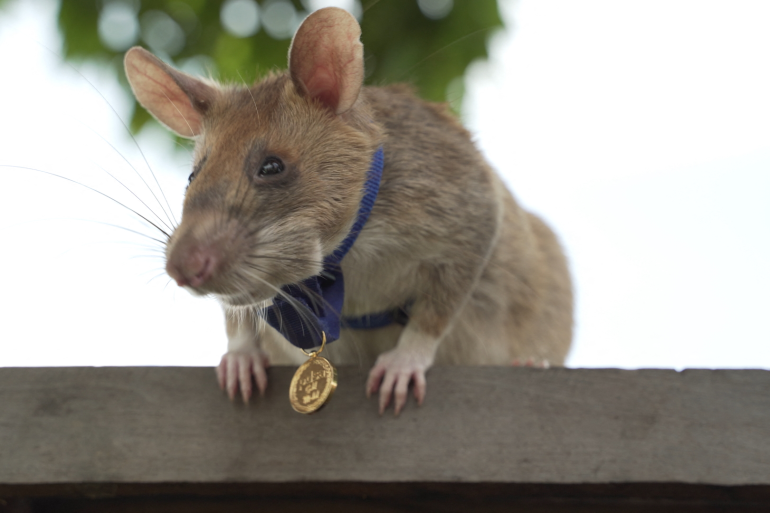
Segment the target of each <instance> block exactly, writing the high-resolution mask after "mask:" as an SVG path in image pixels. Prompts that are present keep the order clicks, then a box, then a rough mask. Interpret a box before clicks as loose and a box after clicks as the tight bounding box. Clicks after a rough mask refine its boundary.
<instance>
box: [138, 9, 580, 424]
mask: <svg viewBox="0 0 770 513" xmlns="http://www.w3.org/2000/svg"><path fill="white" fill-rule="evenodd" d="M327 12H328V11H327ZM334 16H339V15H338V14H334ZM335 22H336V20H335ZM342 22H343V24H344V23H348V22H347V21H346V20H345V19H343V20H342ZM352 23H355V22H354V21H353V22H350V23H349V24H348V25H346V28H345V30H346V34H347V35H350V34H351V33H352V32H351V30H353V28H355V27H353V26H352ZM356 26H357V25H356ZM300 30H301V31H302V29H300ZM305 32H306V33H305V39H312V37H308V34H311V35H312V32H310V31H309V30H308V31H305ZM346 37H347V36H346ZM356 37H357V36H356ZM348 39H349V38H348ZM356 40H357V39H356ZM133 51H134V50H132V52H133ZM341 51H349V53H351V54H352V53H355V52H353V51H352V50H346V49H344V48H343V50H341ZM358 53H360V52H358ZM145 54H146V52H144V53H142V54H141V56H140V57H138V58H130V57H128V56H127V69H129V66H130V62H129V61H131V63H134V64H131V65H134V66H135V67H137V69H138V68H141V67H142V66H147V67H148V68H152V70H154V71H153V73H154V74H153V76H156V75H158V76H162V73H161V74H158V73H157V72H156V71H155V70H156V67H162V70H163V73H166V74H168V75H169V77H171V78H172V79H173V82H171V81H167V82H168V83H166V84H165V87H166V90H167V91H169V93H168V94H167V93H164V95H165V97H166V98H169V100H168V101H172V100H171V98H172V97H173V98H176V97H178V96H180V95H179V92H178V90H177V88H176V87H177V86H178V87H180V88H182V89H183V90H184V92H185V93H186V94H187V95H188V96H189V97H190V105H182V106H178V107H177V111H179V112H181V113H182V114H183V116H184V121H185V123H184V125H185V126H187V125H188V124H189V126H193V127H195V126H199V127H200V133H196V134H195V135H196V147H195V162H196V166H198V167H199V168H200V169H199V171H197V175H196V177H195V178H194V180H193V181H192V183H191V186H190V188H189V190H188V192H187V196H186V199H185V204H184V213H183V218H182V222H181V224H180V226H179V227H178V228H177V230H176V231H175V232H174V234H173V236H172V237H171V239H170V241H169V244H168V250H167V256H168V261H169V266H170V267H169V268H170V269H172V270H174V269H178V272H180V273H182V274H184V271H185V267H186V266H187V267H189V268H191V269H196V268H197V267H196V266H198V265H199V260H200V258H201V257H199V256H196V255H198V254H199V253H201V252H204V253H206V254H207V255H215V257H216V261H217V262H218V264H217V267H216V270H215V272H214V274H213V275H212V276H211V277H210V279H207V281H206V282H205V283H203V284H201V285H200V286H194V287H191V288H192V289H193V290H194V291H196V292H198V293H203V294H206V293H209V294H214V295H216V296H218V297H219V298H220V299H221V300H222V302H223V304H224V305H225V309H226V311H227V312H228V336H229V338H230V347H229V349H230V351H231V352H239V351H251V350H252V349H249V348H254V350H258V351H264V352H266V353H267V354H268V355H269V357H270V359H271V360H272V361H273V362H274V363H292V362H293V363H298V362H301V361H302V360H303V359H304V358H305V357H304V356H303V355H302V353H301V352H300V351H299V350H297V349H296V348H294V347H292V346H290V345H289V344H288V342H286V341H285V340H284V339H283V338H282V337H281V336H280V335H279V334H278V333H277V332H276V331H274V330H273V329H272V328H269V327H267V326H266V325H265V324H264V322H263V321H262V320H261V319H259V316H258V315H256V314H255V312H257V311H259V309H261V308H262V307H263V306H264V305H265V304H266V303H268V302H269V301H270V299H271V298H272V297H273V296H274V295H275V293H276V290H277V288H279V287H280V286H282V285H284V284H288V283H296V282H299V281H301V280H303V279H305V278H308V277H310V276H313V275H315V274H317V273H318V272H320V270H321V260H322V258H323V256H324V255H328V254H330V253H331V252H332V251H333V250H334V249H335V248H336V247H337V246H338V245H339V244H340V243H341V241H342V240H343V239H344V237H345V236H346V235H347V233H348V231H349V230H350V227H351V226H352V224H353V222H354V220H355V217H356V212H357V209H358V205H359V202H360V200H361V197H362V187H363V184H364V181H365V177H366V173H367V170H368V168H369V164H370V160H371V157H372V155H373V154H374V152H375V151H376V149H377V148H378V147H379V146H383V147H384V153H385V167H384V171H383V175H382V182H381V185H380V192H379V196H378V197H377V201H376V203H375V205H374V208H373V210H372V213H371V216H370V218H369V221H368V222H367V224H366V225H365V227H364V229H363V230H362V232H361V234H360V235H359V237H358V239H357V241H356V243H355V245H354V246H353V248H352V249H351V250H350V252H349V253H348V255H347V256H346V257H345V259H344V260H343V262H342V268H343V272H344V275H345V285H346V295H345V304H344V307H343V314H344V315H354V316H355V315H363V314H370V313H375V312H381V311H384V310H388V309H392V308H395V307H399V306H402V305H404V304H406V303H407V302H414V305H413V308H412V313H411V317H410V320H409V323H408V325H407V326H406V327H405V328H402V327H401V326H390V327H388V328H383V329H380V330H371V331H351V330H343V335H342V337H341V339H340V340H339V341H338V342H335V343H333V344H331V345H330V346H329V348H328V350H327V351H328V355H329V357H330V358H331V359H332V360H333V361H334V362H335V363H338V364H358V365H372V364H373V363H374V362H375V361H377V362H378V364H377V365H385V366H387V365H391V364H388V363H387V362H385V363H382V362H383V360H382V357H383V355H384V354H385V353H384V352H386V351H389V350H393V348H394V347H397V349H396V350H395V351H396V352H400V354H402V355H407V356H408V357H407V358H406V360H404V359H403V358H402V359H401V360H399V361H401V363H393V364H392V366H394V367H395V368H397V369H402V370H398V372H402V373H403V372H407V371H403V368H406V367H409V366H410V365H412V364H414V365H412V366H413V367H415V368H417V369H418V371H419V372H420V373H421V372H423V371H424V370H425V369H426V368H427V367H429V366H430V365H431V364H432V363H433V362H435V363H437V364H474V365H507V364H510V363H511V362H512V361H514V360H521V361H524V360H528V359H531V360H533V361H534V362H536V363H537V362H541V363H542V362H549V363H551V364H557V365H560V364H563V362H564V359H565V357H566V355H567V352H568V350H569V347H570V341H571V338H572V292H571V285H570V278H569V273H568V270H567V264H566V261H565V258H564V255H563V253H562V251H561V248H560V247H559V244H558V242H557V240H556V238H555V236H554V235H553V233H552V232H551V231H550V229H549V228H548V227H547V226H546V225H545V224H544V223H543V222H542V221H541V220H540V219H538V218H537V217H535V216H534V215H532V214H529V213H527V212H525V211H524V210H522V209H521V208H520V207H519V206H518V204H517V203H516V201H515V200H514V198H513V197H512V196H511V194H510V193H509V192H508V190H507V189H506V187H505V186H504V184H503V183H502V181H501V180H500V178H499V177H498V176H497V175H496V174H495V173H494V172H493V171H492V170H491V169H490V167H489V165H488V164H487V162H486V161H485V160H484V158H483V156H482V155H481V154H480V153H479V152H478V150H477V149H476V147H475V146H474V144H473V142H472V141H471V137H470V135H469V134H468V132H467V131H466V130H465V129H464V128H463V127H462V126H461V125H460V124H459V123H458V121H457V120H456V119H455V118H454V117H453V116H451V115H450V114H449V113H448V112H447V111H446V108H445V107H444V106H442V105H436V104H430V103H427V102H425V101H423V100H420V99H418V98H417V97H416V96H415V95H414V94H413V93H412V91H411V90H410V89H409V88H407V87H405V86H391V87H367V88H363V89H361V91H360V93H359V92H358V91H357V90H355V91H353V93H355V96H351V95H352V94H353V93H351V91H350V90H347V89H346V90H345V91H343V92H342V93H341V94H339V95H337V96H339V97H343V98H350V97H353V98H355V97H357V100H356V101H355V103H354V104H352V107H350V108H346V109H344V112H343V113H338V112H337V111H336V110H335V109H337V110H339V108H338V107H337V104H336V103H334V104H332V105H328V104H325V103H324V102H325V101H326V102H329V101H332V102H335V101H336V98H337V96H335V95H336V93H335V94H326V93H324V94H319V95H318V96H315V97H314V96H312V95H311V94H309V93H308V92H307V91H305V90H303V88H302V87H299V86H298V85H297V84H300V85H301V84H302V83H303V82H302V80H303V78H302V76H297V75H292V76H290V75H289V74H288V73H281V74H275V75H272V76H270V77H267V78H266V79H264V80H262V81H261V82H259V83H257V84H256V85H254V86H253V87H251V88H246V87H233V86H226V87H225V86H217V85H212V84H208V85H206V84H205V83H204V82H200V81H199V82H195V90H194V91H192V92H191V88H190V86H189V80H191V77H186V76H183V75H181V74H180V73H179V72H176V71H174V70H172V69H171V68H168V67H163V66H165V65H163V64H162V63H160V64H158V63H156V62H154V61H152V59H153V58H152V56H149V57H148V55H149V54H146V55H145ZM137 55H138V54H137ZM295 55H300V56H301V55H302V49H301V48H300V49H295V48H293V49H292V58H294V56H295ZM158 62H159V61H158ZM346 63H347V61H345V62H344V63H343V64H346ZM338 64H339V63H338ZM306 67H307V68H308V69H311V68H312V66H306ZM341 69H342V72H344V70H345V69H346V68H344V66H343V67H342V68H341ZM311 71H312V69H311ZM354 71H355V72H356V73H357V72H358V71H356V70H354ZM129 78H131V73H129ZM140 78H142V77H140ZM324 78H325V79H326V78H328V77H326V76H324ZM192 80H194V79H192ZM341 80H342V81H343V82H344V79H341ZM133 83H134V82H133V81H132V84H133ZM174 84H176V86H175V85H174ZM345 87H348V86H347V85H346V86H345ZM356 87H358V86H356ZM135 90H137V97H138V98H140V100H141V99H142V96H141V95H142V94H144V97H145V98H147V97H149V96H148V93H143V90H142V89H141V88H137V87H135ZM182 96H183V95H182ZM153 98H154V99H153ZM326 98H332V100H328V99H326ZM153 101H155V102H162V101H163V98H160V96H159V95H157V94H155V95H154V96H152V98H151V99H150V100H147V101H146V102H145V103H146V104H151V103H152V102H153ZM153 105H154V104H153ZM175 105H176V104H175ZM148 108H149V109H150V110H151V111H153V106H152V105H150V106H149V107H148ZM165 108H166V109H167V107H165ZM158 109H159V108H158V107H156V108H155V110H158ZM167 110H168V109H167ZM188 118H193V119H192V121H193V122H192V123H188V122H187V120H188ZM161 120H162V121H163V119H161ZM196 120H197V123H196V122H195V121H196ZM172 121H173V120H172ZM172 121H169V122H168V124H169V126H172ZM174 122H175V123H176V124H177V125H181V123H180V122H179V121H178V120H176V121H174ZM185 130H186V129H185ZM178 131H181V129H178ZM267 155H277V156H279V157H280V158H281V159H283V161H284V162H285V163H286V166H287V169H286V171H285V172H284V173H282V174H281V175H279V176H277V177H275V179H272V180H260V179H256V178H255V175H254V170H255V169H256V168H257V166H258V165H259V163H260V162H262V160H263V159H264V158H265V156H267ZM196 258H198V260H196ZM196 262H197V263H196ZM170 272H171V271H170ZM391 352H392V351H391ZM389 354H390V353H389ZM393 354H396V353H393ZM378 356H379V359H378ZM407 360H408V361H409V362H412V363H408V364H406V363H404V362H405V361H407ZM223 362H224V360H223ZM414 362H416V363H414ZM249 365H251V364H249ZM409 368H411V367H409ZM420 369H422V370H420ZM255 372H256V370H255ZM373 372H374V371H373ZM408 372H411V371H408ZM230 374H232V371H230ZM255 375H256V374H255ZM415 376H416V374H415ZM220 379H222V378H220ZM257 379H258V381H259V376H257ZM414 379H418V378H417V377H415V378H414ZM407 382H408V381H407ZM241 386H242V387H243V386H246V383H245V382H244V381H241ZM260 388H261V385H260ZM373 388H374V389H376V386H375V387H373ZM388 393H389V392H388ZM244 397H246V394H245V392H244ZM388 397H389V396H388ZM388 400H389V399H388ZM382 404H383V403H382V399H381V408H382ZM386 404H387V402H386ZM398 408H399V406H398V405H397V407H396V410H397V411H398Z"/></svg>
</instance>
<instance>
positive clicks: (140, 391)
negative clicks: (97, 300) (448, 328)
mask: <svg viewBox="0 0 770 513" xmlns="http://www.w3.org/2000/svg"><path fill="white" fill-rule="evenodd" d="M292 373H293V370H292V369H289V368H285V367H278V368H272V369H271V370H270V373H269V379H270V389H269V392H268V393H267V394H266V396H265V397H264V398H259V399H257V400H256V401H254V402H253V404H251V405H249V406H245V405H243V404H241V403H239V402H235V403H231V402H230V401H228V400H227V398H226V397H225V396H224V395H223V394H222V393H221V392H220V391H219V389H218V388H217V386H216V382H215V378H214V372H213V370H212V369H210V368H181V367H166V368H160V367H142V368H128V367H127V368H0V406H1V407H0V497H21V496H33V495H67V494H71V495H86V496H97V497H98V496H100V494H101V495H105V496H116V495H121V494H125V495H131V494H134V495H136V494H139V495H142V494H148V493H149V494H150V495H153V494H163V493H166V494H168V493H172V494H173V493H183V494H189V493H193V494H194V493H197V492H200V493H204V492H203V491H204V490H208V491H207V492H205V493H206V494H208V495H216V494H217V493H219V492H222V493H230V494H231V495H232V494H235V495H239V494H247V495H248V494H249V493H251V492H249V491H248V490H249V489H251V490H257V489H258V490H261V491H259V493H260V494H264V491H265V490H267V489H268V488H269V486H272V485H276V486H292V484H293V485H296V486H300V485H302V484H314V486H315V485H317V486H321V485H323V484H324V483H328V484H330V485H333V486H332V487H331V488H328V489H329V490H333V489H337V490H340V489H344V488H345V487H344V486H343V488H340V483H342V484H345V486H347V489H348V490H350V489H351V488H350V487H351V486H363V487H364V488H363V489H364V490H366V491H365V492H363V493H364V494H367V493H368V494H371V493H376V490H377V489H378V488H377V486H376V485H378V484H382V485H383V488H382V489H387V487H388V486H389V487H391V488H390V489H391V491H393V490H395V488H392V487H393V486H398V484H399V483H402V484H403V486H404V487H407V488H404V489H409V488H408V487H409V486H413V485H414V483H419V484H420V486H423V487H426V486H427V487H430V486H431V483H433V484H434V485H435V486H450V487H451V485H453V484H454V485H456V486H457V490H460V489H463V490H466V492H467V490H469V489H468V488H467V486H473V485H478V486H498V488H496V489H497V490H498V492H499V490H501V488H499V487H500V486H509V485H510V486H515V487H518V488H516V490H518V491H517V492H516V493H518V494H521V493H524V492H523V491H522V490H526V489H527V488H526V487H527V486H528V485H532V486H534V487H537V486H540V487H542V486H551V487H552V489H553V490H556V489H557V488H553V487H562V488H561V489H564V490H567V489H570V488H569V487H572V490H573V492H571V493H574V491H575V490H578V489H585V486H599V487H601V486H604V485H606V486H612V487H615V489H617V486H618V484H619V483H620V484H625V485H633V484H639V485H640V486H642V485H644V486H650V485H649V484H650V483H664V484H668V485H669V486H678V485H682V486H685V487H689V488H688V489H690V490H701V491H700V492H698V493H696V494H695V495H696V496H700V495H699V494H701V495H702V493H705V492H703V491H704V490H709V489H714V487H716V488H719V489H726V488H725V487H734V489H735V490H737V489H739V488H740V489H743V490H746V489H749V490H754V492H752V493H755V496H753V499H752V500H758V499H757V497H760V498H761V500H762V501H764V500H765V499H767V498H768V494H767V493H765V492H767V491H768V490H770V393H768V392H770V372H767V371H760V370H687V371H684V372H676V371H670V370H637V371H627V370H617V369H593V370H586V369H548V370H539V369H527V368H498V367H474V368H471V367H443V368H442V367H439V368H434V369H432V370H431V371H430V373H429V376H428V397H427V400H426V403H425V405H424V406H422V407H417V406H416V405H415V404H414V403H413V402H410V403H409V404H408V405H407V408H406V410H405V411H404V412H403V413H402V414H401V416H400V417H398V418H395V417H393V415H392V413H390V414H386V415H384V416H382V417H380V416H379V415H378V413H377V404H376V401H375V400H374V399H372V400H367V399H366V397H365V396H364V382H365V378H366V373H365V372H364V371H363V370H360V369H356V368H341V369H339V383H340V384H339V387H338V389H337V391H336V392H335V394H334V396H333V398H332V400H331V402H330V403H329V404H328V405H327V406H326V407H325V408H324V409H323V410H321V411H320V412H318V413H316V414H314V415H310V416H305V415H300V414H298V413H296V412H294V411H293V410H292V408H291V406H290V405H289V401H288V385H289V381H290V380H291V376H292ZM174 486H176V487H177V488H174ZM196 486H198V488H196ZM227 486H231V487H235V488H230V489H229V490H230V492H227V490H228V488H227ZM463 486H465V487H466V488H462V487H463ZM143 487H144V488H143ZM180 487H181V488H180ZM212 487H213V488H212ZM239 487H240V488H239ZM249 487H251V488H249ZM254 487H257V488H254ZM260 487H261V488H260ZM266 487H267V488H266ZM335 487H336V488H335ZM522 487H524V488H522ZM576 487H577V488H576ZM580 487H583V488H580ZM720 487H721V488H720ZM741 487H742V488H741ZM747 487H748V488H747ZM450 489H451V488H450ZM531 489H535V488H531ZM600 489H601V488H595V489H594V491H595V492H596V493H598V491H597V490H600ZM608 489H609V488H608ZM89 490H90V492H89ZM120 490H123V491H122V492H121V491H120ZM131 490H133V492H132V491H131ZM137 490H139V491H137ZM142 490H144V491H142ZM148 490H149V491H148ZM173 490H176V492H174V491H173ZM217 490H219V492H217ZM471 490H472V488H471ZM509 490H513V488H509ZM444 492H446V490H444ZM466 492H463V493H466ZM292 493H294V492H292ZM393 493H395V492H393ZM410 493H411V492H410ZM490 493H491V492H490ZM496 493H497V492H496ZM499 493H502V492H499ZM499 493H498V495H499ZM506 493H508V492H506ZM581 493H582V492H581ZM736 493H737V492H736ZM736 493H733V494H732V495H730V494H729V493H728V494H727V495H725V497H728V498H729V497H731V496H732V497H735V496H737V495H736ZM89 494H90V495H89ZM757 494H758V495H757ZM492 495H494V494H492ZM685 495H686V494H685ZM490 496H491V495H490ZM690 498H692V495H691V496H690ZM0 506H2V503H0Z"/></svg>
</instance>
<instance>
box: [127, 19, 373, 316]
mask: <svg viewBox="0 0 770 513" xmlns="http://www.w3.org/2000/svg"><path fill="white" fill-rule="evenodd" d="M360 33H361V31H360V28H359V26H358V23H357V22H356V20H355V19H354V18H353V17H352V16H351V15H350V14H348V13H347V12H345V11H343V10H341V9H334V8H329V9H322V10H320V11H316V12H315V13H313V14H312V15H310V16H309V17H308V18H307V19H306V20H305V21H304V22H303V23H302V25H301V26H300V28H299V29H298V31H297V34H296V35H295V36H294V39H293V41H292V46H291V50H290V51H289V71H288V73H282V74H278V75H273V76H270V77H268V78H266V79H264V80H262V81H261V82H259V83H257V84H255V85H254V86H252V87H250V88H249V87H235V86H222V85H218V84H216V83H214V82H212V81H209V80H203V79H198V78H194V77H191V76H189V75H186V74H184V73H182V72H180V71H177V70H175V69H173V68H171V67H170V66H168V65H166V64H164V63H163V62H162V61H160V60H159V59H158V58H157V57H155V56H153V55H152V54H150V53H149V52H147V51H145V50H143V49H141V48H132V49H131V50H129V52H128V53H127V54H126V58H125V64H126V74H127V76H128V79H129V82H130V83H131V87H132V89H133V91H134V94H135V95H136V98H137V100H138V101H139V103H141V104H142V105H143V106H144V107H145V108H146V109H147V110H148V111H150V112H151V113H152V114H153V116H155V117H156V118H157V119H158V120H159V121H160V122H161V123H163V124H164V125H166V126H167V127H169V128H170V129H171V130H173V131H174V132H176V133H177V134H179V135H181V136H183V137H189V138H192V139H194V140H195V151H194V168H193V173H192V174H191V175H190V185H189V187H188V189H187V193H186V197H185V202H184V210H183V214H182V220H181V222H180V224H179V226H178V227H177V228H176V230H175V231H174V232H173V234H172V235H171V237H170V238H169V241H168V245H167V249H166V270H167V271H168V273H169V275H171V277H172V278H174V279H175V280H176V281H177V283H178V284H179V285H181V286H186V287H188V288H189V289H191V290H193V291H194V292H197V293H201V294H207V293H211V294H215V295H217V296H218V297H220V298H221V299H222V300H223V301H224V302H225V303H227V304H229V305H233V306H237V305H253V304H257V303H260V302H262V301H264V300H267V299H269V298H271V297H273V296H274V295H275V293H276V291H277V289H278V288H279V287H280V286H281V285H284V284H288V283H296V282H298V281H301V280H303V279H305V278H308V277H310V276H313V275H315V274H317V273H318V272H320V271H321V268H322V261H323V256H324V255H327V254H329V253H331V252H332V251H333V250H334V249H335V248H336V247H337V245H339V243H340V242H341V241H342V240H343V239H344V238H345V236H346V235H347V232H348V230H349V229H350V227H351V225H352V224H353V222H354V220H355V216H356V212H357V210H358V203H359V201H360V199H361V195H362V192H361V191H362V187H363V183H364V180H365V177H366V171H367V169H368V168H369V163H370V161H371V158H372V155H373V153H374V152H375V151H376V148H377V146H378V143H379V141H378V139H379V132H378V129H377V127H376V125H375V124H374V123H372V122H371V120H370V116H369V115H368V112H367V108H366V106H365V105H364V104H363V102H362V101H358V96H359V92H360V89H361V83H362V79H363V47H362V45H361V43H360V42H359V36H360Z"/></svg>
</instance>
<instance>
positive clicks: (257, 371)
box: [251, 355, 270, 396]
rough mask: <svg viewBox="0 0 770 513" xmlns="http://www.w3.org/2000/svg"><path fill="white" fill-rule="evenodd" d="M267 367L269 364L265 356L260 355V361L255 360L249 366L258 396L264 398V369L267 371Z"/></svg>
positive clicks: (265, 373) (265, 377) (265, 378)
mask: <svg viewBox="0 0 770 513" xmlns="http://www.w3.org/2000/svg"><path fill="white" fill-rule="evenodd" d="M269 366H270V362H269V361H268V359H267V356H265V355H262V359H261V361H257V360H255V361H254V362H252V364H251V367H252V371H253V372H254V379H255V380H256V382H257V388H258V389H259V395H260V396H264V395H265V390H267V372H265V369H267V368H268V367H269Z"/></svg>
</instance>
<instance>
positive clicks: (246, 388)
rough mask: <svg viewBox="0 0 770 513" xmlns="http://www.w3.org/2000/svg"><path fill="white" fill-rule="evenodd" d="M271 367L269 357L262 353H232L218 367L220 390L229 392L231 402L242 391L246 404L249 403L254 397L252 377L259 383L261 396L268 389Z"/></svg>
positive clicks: (226, 355) (258, 387)
mask: <svg viewBox="0 0 770 513" xmlns="http://www.w3.org/2000/svg"><path fill="white" fill-rule="evenodd" d="M269 365H270V363H269V362H268V359H267V356H266V355H265V354H264V353H263V352H262V351H248V352H245V351H243V352H242V351H230V352H229V353H227V354H225V355H224V356H223V357H222V361H221V362H220V363H219V366H218V367H217V381H218V382H219V388H221V389H222V390H225V391H226V392H227V396H228V397H229V398H230V400H231V401H232V400H235V396H236V395H238V390H239V389H240V392H241V397H242V398H243V402H244V403H248V402H249V400H250V399H251V396H252V395H253V390H254V387H253V385H252V381H251V380H252V376H253V377H254V380H255V381H256V382H257V389H258V390H259V393H260V395H264V393H265V389H266V388H267V373H266V372H265V369H266V368H267V367H268V366H269Z"/></svg>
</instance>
